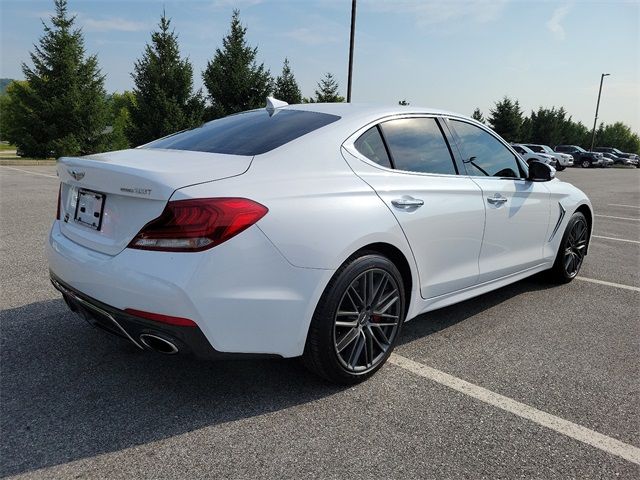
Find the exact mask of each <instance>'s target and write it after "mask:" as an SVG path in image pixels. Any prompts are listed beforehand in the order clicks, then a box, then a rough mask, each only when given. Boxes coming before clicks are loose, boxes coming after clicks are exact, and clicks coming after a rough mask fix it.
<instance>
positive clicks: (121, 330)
mask: <svg viewBox="0 0 640 480" xmlns="http://www.w3.org/2000/svg"><path fill="white" fill-rule="evenodd" d="M50 277H51V283H52V284H53V286H54V287H55V288H56V290H58V291H59V292H60V293H62V297H63V298H64V301H65V302H66V304H67V306H68V307H69V309H71V311H73V312H75V313H77V314H78V315H79V316H80V317H82V318H83V319H85V320H86V321H87V322H88V323H89V324H90V325H92V326H94V327H97V328H99V329H101V330H104V331H106V332H108V333H110V334H112V335H116V336H118V337H120V338H122V339H124V340H127V341H128V342H129V343H131V344H132V345H134V346H135V347H137V348H139V349H141V350H142V349H145V347H146V345H145V343H144V342H143V341H141V340H140V337H141V335H142V336H144V335H153V336H155V337H159V338H162V339H164V340H166V341H167V342H170V343H171V344H173V345H175V346H176V348H177V351H176V352H172V353H180V354H193V355H195V356H197V357H200V358H205V359H214V358H220V357H225V356H226V355H228V354H224V353H221V352H218V351H217V350H216V349H214V348H213V347H212V346H211V344H210V343H209V341H208V340H207V337H205V336H204V334H203V333H202V330H200V328H198V327H178V326H173V325H165V324H161V323H158V322H153V321H151V320H146V319H144V318H139V317H135V316H133V315H130V314H128V313H127V312H124V311H122V310H118V309H117V308H113V307H111V306H110V305H107V304H105V303H102V302H100V301H98V300H96V299H95V298H91V297H88V296H87V295H85V294H83V293H81V292H79V291H77V290H76V289H74V288H73V287H71V286H70V285H67V284H66V283H64V282H63V281H62V280H60V279H59V278H58V277H56V276H55V275H54V274H53V273H50ZM147 348H148V347H147Z"/></svg>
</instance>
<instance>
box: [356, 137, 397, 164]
mask: <svg viewBox="0 0 640 480" xmlns="http://www.w3.org/2000/svg"><path fill="white" fill-rule="evenodd" d="M353 146H354V147H356V150H358V152H360V153H361V154H362V155H364V156H365V157H367V158H368V159H369V160H371V161H373V162H376V163H377V164H378V165H382V166H383V167H387V168H391V162H390V161H389V155H387V149H386V148H385V146H384V142H383V141H382V137H381V136H380V131H379V130H378V127H371V128H370V129H369V130H367V131H366V132H364V133H363V134H362V135H360V137H358V139H357V140H356V141H355V142H354V143H353Z"/></svg>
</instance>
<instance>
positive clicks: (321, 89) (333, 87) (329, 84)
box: [315, 73, 344, 103]
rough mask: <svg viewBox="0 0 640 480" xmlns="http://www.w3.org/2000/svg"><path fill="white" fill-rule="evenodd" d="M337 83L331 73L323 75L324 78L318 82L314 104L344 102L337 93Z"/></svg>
mask: <svg viewBox="0 0 640 480" xmlns="http://www.w3.org/2000/svg"><path fill="white" fill-rule="evenodd" d="M338 88H339V86H338V82H337V80H336V79H335V78H334V76H333V75H332V74H331V73H327V74H325V76H324V78H323V79H322V80H320V81H319V82H318V88H317V89H316V98H315V102H317V103H333V102H344V97H341V96H340V94H339V91H338Z"/></svg>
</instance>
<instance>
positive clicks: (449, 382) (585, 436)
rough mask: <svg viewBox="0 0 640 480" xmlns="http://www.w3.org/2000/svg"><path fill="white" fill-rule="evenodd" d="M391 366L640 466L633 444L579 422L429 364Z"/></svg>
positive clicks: (394, 357) (399, 360)
mask: <svg viewBox="0 0 640 480" xmlns="http://www.w3.org/2000/svg"><path fill="white" fill-rule="evenodd" d="M389 363H392V364H393V365H396V366H398V367H400V368H403V369H405V370H408V371H409V372H411V373H413V374H415V375H419V376H421V377H424V378H427V379H429V380H432V381H434V382H436V383H439V384H441V385H444V386H445V387H449V388H452V389H453V390H456V391H458V392H460V393H463V394H465V395H468V396H470V397H473V398H475V399H476V400H480V401H481V402H484V403H486V404H489V405H492V406H494V407H497V408H499V409H501V410H504V411H506V412H510V413H513V414H514V415H517V416H519V417H521V418H524V419H527V420H530V421H531V422H534V423H536V424H538V425H541V426H543V427H546V428H549V429H551V430H554V431H556V432H558V433H560V434H562V435H566V436H567V437H570V438H573V439H574V440H578V441H579V442H582V443H586V444H587V445H591V446H592V447H595V448H597V449H600V450H602V451H603V452H607V453H610V454H611V455H616V456H618V457H621V458H624V459H625V460H628V461H630V462H632V463H635V464H636V465H640V448H637V447H634V446H633V445H629V444H627V443H624V442H621V441H620V440H616V439H615V438H611V437H607V436H606V435H603V434H601V433H598V432H596V431H595V430H591V429H589V428H586V427H583V426H582V425H578V424H577V423H573V422H570V421H568V420H565V419H563V418H560V417H556V416H555V415H551V414H550V413H546V412H543V411H542V410H538V409H537V408H534V407H530V406H529V405H526V404H524V403H520V402H518V401H516V400H513V399H512V398H509V397H505V396H504V395H500V394H499V393H495V392H492V391H491V390H487V389H486V388H483V387H480V386H479V385H475V384H473V383H470V382H467V381H465V380H462V379H461V378H457V377H454V376H453V375H449V374H448V373H445V372H443V371H441V370H436V369H435V368H432V367H428V366H427V365H423V364H422V363H418V362H416V361H414V360H410V359H408V358H406V357H403V356H401V355H398V354H396V353H393V354H391V356H390V357H389Z"/></svg>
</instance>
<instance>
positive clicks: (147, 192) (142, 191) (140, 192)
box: [120, 187, 151, 195]
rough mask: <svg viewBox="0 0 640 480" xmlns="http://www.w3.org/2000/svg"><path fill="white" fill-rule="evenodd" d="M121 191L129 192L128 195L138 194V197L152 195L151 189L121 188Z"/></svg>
mask: <svg viewBox="0 0 640 480" xmlns="http://www.w3.org/2000/svg"><path fill="white" fill-rule="evenodd" d="M120 191H121V192H127V193H136V194H138V195H151V189H150V188H125V187H121V188H120Z"/></svg>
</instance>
